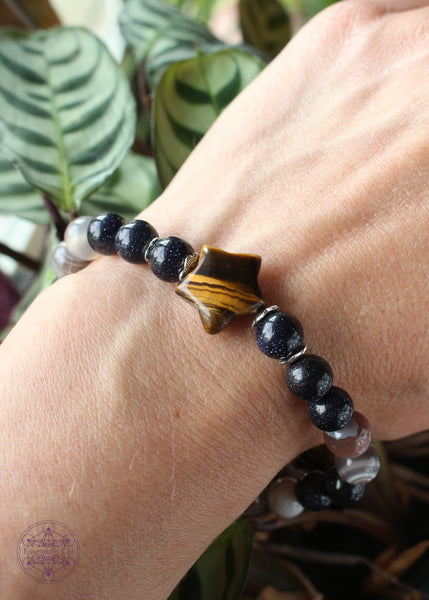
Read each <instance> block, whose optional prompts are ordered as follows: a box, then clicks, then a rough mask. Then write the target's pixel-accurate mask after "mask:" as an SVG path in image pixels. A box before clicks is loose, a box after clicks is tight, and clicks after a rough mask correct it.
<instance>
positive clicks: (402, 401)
mask: <svg viewBox="0 0 429 600" xmlns="http://www.w3.org/2000/svg"><path fill="white" fill-rule="evenodd" d="M423 5H424V4H423V3H420V6H423ZM383 6H385V5H382V4H381V2H380V4H379V5H377V7H376V6H375V5H374V4H369V3H367V4H365V3H363V2H357V1H352V2H344V3H341V4H338V5H335V6H334V7H332V8H330V9H329V10H327V11H325V12H324V13H322V14H320V15H319V16H318V17H317V18H315V19H314V20H313V21H312V22H311V23H309V24H308V26H306V27H305V28H304V29H303V30H302V31H301V32H300V33H299V34H298V35H297V36H296V38H294V40H292V42H291V43H290V44H289V45H288V47H287V48H286V50H285V51H284V52H283V53H282V54H281V55H280V56H279V57H278V58H277V59H276V60H275V61H274V62H273V63H272V64H271V65H270V66H269V67H267V69H266V70H265V71H264V73H263V74H262V75H261V76H260V77H259V78H258V79H257V80H256V81H255V82H254V83H253V84H252V85H251V86H249V88H248V89H247V90H246V91H245V92H244V93H243V94H242V95H241V96H240V97H239V98H238V99H237V100H236V101H235V102H234V103H233V104H232V105H231V106H230V107H229V108H228V109H227V110H226V111H225V112H224V113H223V114H222V115H221V117H220V118H219V120H218V121H217V122H216V124H215V126H214V127H213V129H212V130H211V131H210V132H209V134H208V135H207V136H206V138H205V139H204V140H203V141H202V142H201V144H200V145H199V146H198V148H197V149H196V151H195V152H194V153H193V154H192V156H191V157H190V159H189V160H188V162H187V163H186V164H185V165H184V167H183V169H182V170H181V172H180V173H179V175H178V176H177V177H176V179H175V180H174V181H173V182H172V184H171V185H170V186H169V188H168V189H167V190H166V191H165V192H164V194H163V195H162V197H161V198H160V199H159V200H157V201H156V202H155V203H154V204H153V205H152V206H151V207H149V209H147V211H145V212H144V213H143V215H142V217H143V218H145V219H146V220H148V221H149V222H151V223H152V224H153V225H154V226H155V227H156V229H157V230H158V231H159V232H160V235H162V236H164V235H178V236H180V237H182V238H183V239H185V240H187V241H189V242H190V243H191V244H192V245H193V246H194V248H195V249H199V248H200V246H201V245H202V244H204V243H209V244H211V245H215V246H218V247H221V248H223V249H225V250H228V251H232V252H249V253H260V254H261V256H262V257H263V262H262V269H261V276H260V287H261V289H262V292H263V294H264V298H265V301H266V303H267V304H269V303H273V302H275V303H277V304H279V305H280V307H281V308H282V309H283V310H286V311H288V312H290V313H292V314H294V315H295V316H297V317H298V318H299V319H300V320H301V322H302V323H303V326H304V330H305V334H306V341H307V344H308V346H309V349H310V350H311V352H314V353H317V354H320V355H321V356H324V357H325V358H326V359H328V361H329V362H330V363H331V365H332V367H333V370H334V377H335V383H336V384H338V385H341V386H342V387H344V388H345V389H347V390H348V391H349V393H350V394H351V395H352V397H353V399H354V402H355V405H356V408H357V409H358V410H360V411H361V412H364V413H365V414H366V415H367V416H368V417H369V418H370V420H371V422H372V424H373V428H374V432H375V436H376V437H382V438H386V437H397V436H401V435H406V434H408V433H412V432H413V431H417V430H419V429H424V428H426V427H428V425H429V414H428V413H427V411H426V407H425V403H426V398H427V396H428V388H429V382H428V376H427V370H426V364H425V358H426V357H427V356H428V343H429V342H428V337H427V331H428V325H429V320H428V314H429V311H428V302H429V301H428V298H429V294H428V292H429V288H428V277H427V273H428V267H429V250H428V231H429V228H428V225H429V209H428V206H429V197H428V192H427V189H426V181H427V175H428V170H429V167H428V161H427V158H428V151H427V135H428V133H429V132H428V126H427V123H428V110H429V109H428V107H427V103H426V102H425V99H426V97H427V93H428V90H429V77H428V76H427V73H428V65H429V53H428V43H427V41H428V30H429V9H428V8H415V9H414V10H409V11H408V10H407V11H404V12H398V10H401V9H402V6H400V5H399V3H395V4H393V3H391V12H390V11H388V12H385V9H384V8H383ZM407 6H409V7H410V8H414V6H417V3H415V5H413V6H410V5H406V6H405V8H406V7H407ZM397 9H398V10H397ZM248 325H249V322H248V321H245V320H242V321H241V322H239V321H238V320H237V321H236V322H234V323H232V324H231V325H230V326H228V328H227V329H225V331H224V332H223V333H222V334H220V335H219V336H216V337H212V336H207V334H205V332H204V331H203V330H202V328H201V326H200V324H199V321H198V316H197V314H196V313H195V312H193V310H192V308H191V307H189V306H188V305H186V304H185V303H183V302H182V300H181V299H180V298H178V297H176V296H175V295H174V293H173V290H172V289H171V287H169V286H168V285H167V284H164V283H163V282H159V281H157V280H155V279H154V278H153V277H152V276H151V275H150V273H148V269H147V268H141V269H140V268H137V267H135V266H132V265H129V264H127V263H125V262H124V261H120V260H119V259H117V258H102V259H100V260H97V261H95V263H93V264H92V265H91V266H90V267H88V268H87V269H85V270H84V271H82V272H81V273H79V274H77V275H74V276H70V277H67V278H65V279H64V280H61V281H60V282H58V283H57V284H55V285H54V286H52V287H51V288H50V289H49V290H47V291H46V292H45V293H44V294H43V295H42V296H40V297H39V299H38V300H37V301H36V302H35V303H34V304H33V305H32V307H31V308H30V309H29V311H28V312H27V313H26V315H25V316H24V317H23V319H22V320H21V321H20V322H19V324H18V325H17V327H16V328H15V329H14V330H13V332H12V333H11V334H10V336H9V337H8V338H7V340H6V342H5V343H4V344H3V345H2V347H1V348H0V351H1V353H2V364H1V369H2V371H1V374H0V380H1V381H2V397H3V398H4V403H3V405H2V407H1V411H2V413H1V419H0V421H1V423H2V425H1V426H2V428H3V431H2V436H1V439H2V452H1V455H2V457H3V460H4V464H3V465H2V466H3V473H4V477H3V480H2V485H3V489H2V496H1V497H2V505H1V519H2V524H3V525H4V527H3V529H4V530H5V531H6V532H7V533H6V535H5V536H4V541H3V544H4V547H3V548H2V556H7V559H6V560H5V562H4V564H3V565H2V567H1V568H2V572H1V581H2V582H3V581H4V582H5V583H6V585H7V586H8V589H7V592H8V593H9V596H8V597H11V598H14V597H19V598H20V599H21V598H26V597H34V584H33V583H32V582H31V581H30V580H28V581H26V580H23V575H22V573H21V572H19V569H18V567H17V566H16V558H15V555H14V552H12V556H11V552H10V548H15V545H16V540H17V538H18V537H19V534H20V533H21V532H22V530H23V529H24V528H25V526H26V525H27V521H28V520H30V521H37V520H38V519H39V518H46V517H47V518H52V519H54V518H58V520H60V521H63V522H65V523H67V524H69V525H70V526H71V527H72V529H74V530H75V531H76V532H77V534H78V537H79V539H80V541H81V545H82V559H81V564H80V566H79V569H78V570H77V571H76V572H75V574H74V575H73V578H69V579H68V580H67V583H64V587H62V588H61V589H60V590H59V589H55V590H53V587H52V586H44V589H43V590H41V589H40V586H39V587H38V588H37V592H38V597H39V598H40V599H43V598H50V597H54V596H55V598H60V597H61V594H64V596H63V597H67V598H75V597H76V598H77V597H79V594H81V593H82V590H85V591H86V592H87V594H88V595H89V596H90V597H94V596H95V597H97V598H100V599H101V598H113V597H121V596H122V597H123V596H124V595H125V596H127V597H133V594H134V596H136V595H137V594H140V595H142V596H143V597H144V598H145V600H146V599H147V600H150V599H160V598H165V597H166V596H167V594H168V593H169V592H170V591H171V589H172V588H173V586H174V585H175V584H176V583H177V582H178V580H179V579H180V577H181V576H182V575H183V574H184V573H185V572H186V570H187V569H188V568H189V567H190V566H191V564H192V562H193V561H194V560H195V559H196V558H197V556H198V555H199V553H201V552H202V550H203V549H204V548H205V547H206V546H207V544H208V543H209V542H210V541H211V540H212V539H213V537H214V536H215V535H217V533H219V532H220V531H221V530H222V529H223V528H224V527H226V526H227V525H228V524H229V523H230V522H231V521H232V520H233V519H234V518H235V517H237V516H238V515H239V514H240V513H241V512H242V510H244V508H246V506H247V505H248V504H249V503H250V501H251V500H252V499H253V497H254V496H256V495H257V494H258V493H259V491H260V490H261V489H262V488H263V487H264V486H265V485H266V484H267V483H268V482H269V480H270V479H271V477H272V476H273V475H274V474H275V473H276V472H277V471H278V470H279V469H280V468H281V466H282V465H283V464H285V463H286V462H288V461H290V460H291V459H292V458H294V457H295V456H296V455H297V454H298V453H299V452H301V451H303V450H304V449H306V448H308V447H310V446H311V445H314V444H316V443H318V442H319V441H320V439H321V438H320V432H317V431H315V430H314V428H313V427H312V426H311V424H310V423H309V421H308V418H307V416H306V411H305V406H304V405H303V403H302V402H300V401H297V400H296V399H294V398H293V397H292V396H291V395H290V394H289V393H288V392H287V390H286V387H285V385H284V377H283V372H282V369H281V368H279V366H278V365H277V364H276V363H275V362H274V361H270V359H268V358H267V357H265V356H263V355H262V354H261V353H259V352H258V350H257V348H256V346H255V344H254V342H253V340H252V339H251V338H252V334H251V332H249V330H248ZM410 407H412V410H410ZM53 448H54V449H55V457H56V460H55V461H52V449H53ZM46 465H49V468H47V466H46ZM29 489H31V494H29V493H28V490H29ZM23 515H25V519H23ZM24 521H25V522H24ZM106 532H108V534H109V538H110V539H111V540H114V552H115V553H116V556H117V555H119V556H121V559H122V560H121V562H122V568H121V571H120V572H118V571H116V570H115V569H113V566H114V563H113V557H112V546H111V545H105V544H104V542H103V540H105V533H106ZM136 573H139V575H138V576H136V575H135V574H136ZM140 574H141V575H140ZM88 581H89V583H88ZM36 585H37V584H36ZM32 586H33V587H32ZM54 591H55V594H54ZM13 594H15V595H13ZM25 594H27V596H26V595H25ZM32 594H33V596H32ZM91 594H92V596H91Z"/></svg>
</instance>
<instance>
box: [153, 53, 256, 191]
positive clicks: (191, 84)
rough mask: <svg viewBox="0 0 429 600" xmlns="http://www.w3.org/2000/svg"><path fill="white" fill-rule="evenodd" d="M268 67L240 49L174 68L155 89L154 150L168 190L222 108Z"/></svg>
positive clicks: (161, 180) (206, 56)
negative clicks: (169, 184) (172, 180)
mask: <svg viewBox="0 0 429 600" xmlns="http://www.w3.org/2000/svg"><path fill="white" fill-rule="evenodd" d="M264 66H265V63H264V62H263V61H262V60H261V59H259V58H257V57H256V56H253V55H251V54H248V53H247V52H244V51H242V50H240V49H237V48H230V49H226V50H221V51H219V52H215V53H213V54H209V55H203V54H201V53H200V54H198V55H197V56H196V57H195V58H193V59H191V60H187V61H184V62H180V63H175V64H173V65H171V66H170V67H169V68H168V69H167V71H166V72H165V73H164V75H163V77H162V79H161V81H160V83H159V85H158V86H157V88H156V90H155V98H154V123H153V127H154V146H155V159H156V163H157V167H158V175H159V178H160V182H161V185H162V186H163V187H166V186H167V185H168V183H169V182H170V181H171V179H172V178H173V177H174V175H175V174H176V172H177V171H178V170H179V168H180V166H181V165H182V164H183V162H184V161H185V160H186V158H187V157H188V156H189V154H190V153H191V152H192V150H193V148H194V147H195V146H196V145H197V144H198V142H199V141H200V140H201V138H202V137H203V135H204V134H205V133H206V131H207V130H208V129H209V127H210V126H211V125H212V123H213V122H214V121H215V119H216V118H217V117H218V116H219V114H220V113H221V112H222V110H223V109H224V108H225V107H226V106H227V105H228V104H229V103H230V102H231V101H232V100H233V99H234V98H235V96H237V94H239V93H240V92H241V90H243V89H244V88H245V87H246V85H247V84H248V83H250V82H251V81H252V79H254V78H255V77H256V75H258V73H260V71H262V69H263V68H264Z"/></svg>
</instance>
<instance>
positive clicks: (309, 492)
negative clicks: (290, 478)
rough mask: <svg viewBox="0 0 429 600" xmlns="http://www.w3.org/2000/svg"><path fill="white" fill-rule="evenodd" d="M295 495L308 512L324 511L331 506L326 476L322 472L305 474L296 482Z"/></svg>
mask: <svg viewBox="0 0 429 600" xmlns="http://www.w3.org/2000/svg"><path fill="white" fill-rule="evenodd" d="M295 494H296V497H297V498H298V500H299V502H300V503H301V504H302V506H303V507H304V508H306V509H308V510H323V509H324V508H328V506H329V505H330V504H331V498H330V497H329V496H328V494H327V493H326V490H325V474H324V473H323V472H322V471H310V472H309V473H304V475H301V477H300V478H299V479H298V481H297V482H296V488H295Z"/></svg>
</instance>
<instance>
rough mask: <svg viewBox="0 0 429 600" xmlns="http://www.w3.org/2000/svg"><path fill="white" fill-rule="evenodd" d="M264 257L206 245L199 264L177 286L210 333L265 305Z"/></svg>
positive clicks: (179, 292) (178, 292)
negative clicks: (262, 289) (260, 275)
mask: <svg viewBox="0 0 429 600" xmlns="http://www.w3.org/2000/svg"><path fill="white" fill-rule="evenodd" d="M260 266H261V257H260V256H257V255H255V254H232V253H231V252H225V251H224V250H219V249H218V248H212V247H211V246H203V248H202V250H201V254H200V259H199V262H198V266H197V267H196V268H195V269H194V270H193V271H191V273H189V275H187V276H186V277H185V278H184V279H183V281H181V282H180V283H179V284H178V285H177V286H176V292H177V294H179V296H182V297H183V298H185V299H186V300H188V301H189V302H191V303H192V304H194V305H195V306H196V307H197V309H198V312H199V314H200V317H201V321H202V323H203V326H204V329H205V330H206V331H207V332H208V333H218V332H219V331H221V330H222V329H223V328H224V327H225V325H227V324H228V323H229V321H230V320H231V319H232V318H233V317H235V316H236V315H247V314H250V313H253V312H255V311H256V310H258V308H260V307H261V306H262V305H263V300H262V297H261V292H260V290H259V286H258V273H259V269H260Z"/></svg>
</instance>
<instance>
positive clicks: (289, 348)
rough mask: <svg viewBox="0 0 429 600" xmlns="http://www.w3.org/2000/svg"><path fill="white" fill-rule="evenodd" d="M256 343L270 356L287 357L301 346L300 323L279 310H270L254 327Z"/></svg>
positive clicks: (301, 333)
mask: <svg viewBox="0 0 429 600" xmlns="http://www.w3.org/2000/svg"><path fill="white" fill-rule="evenodd" d="M255 336H256V343H257V344H258V346H259V348H260V350H262V352H263V353H264V354H266V355H267V356H269V357H271V358H284V359H288V358H290V357H291V356H292V355H293V354H295V353H296V352H298V350H300V349H301V348H302V346H303V341H304V333H303V330H302V326H301V323H300V322H299V321H298V320H297V319H295V318H294V317H291V316H290V315H287V314H286V313H283V312H280V311H272V312H270V313H268V314H267V315H266V317H264V318H263V319H262V320H261V321H259V322H258V323H257V325H256V328H255Z"/></svg>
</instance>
